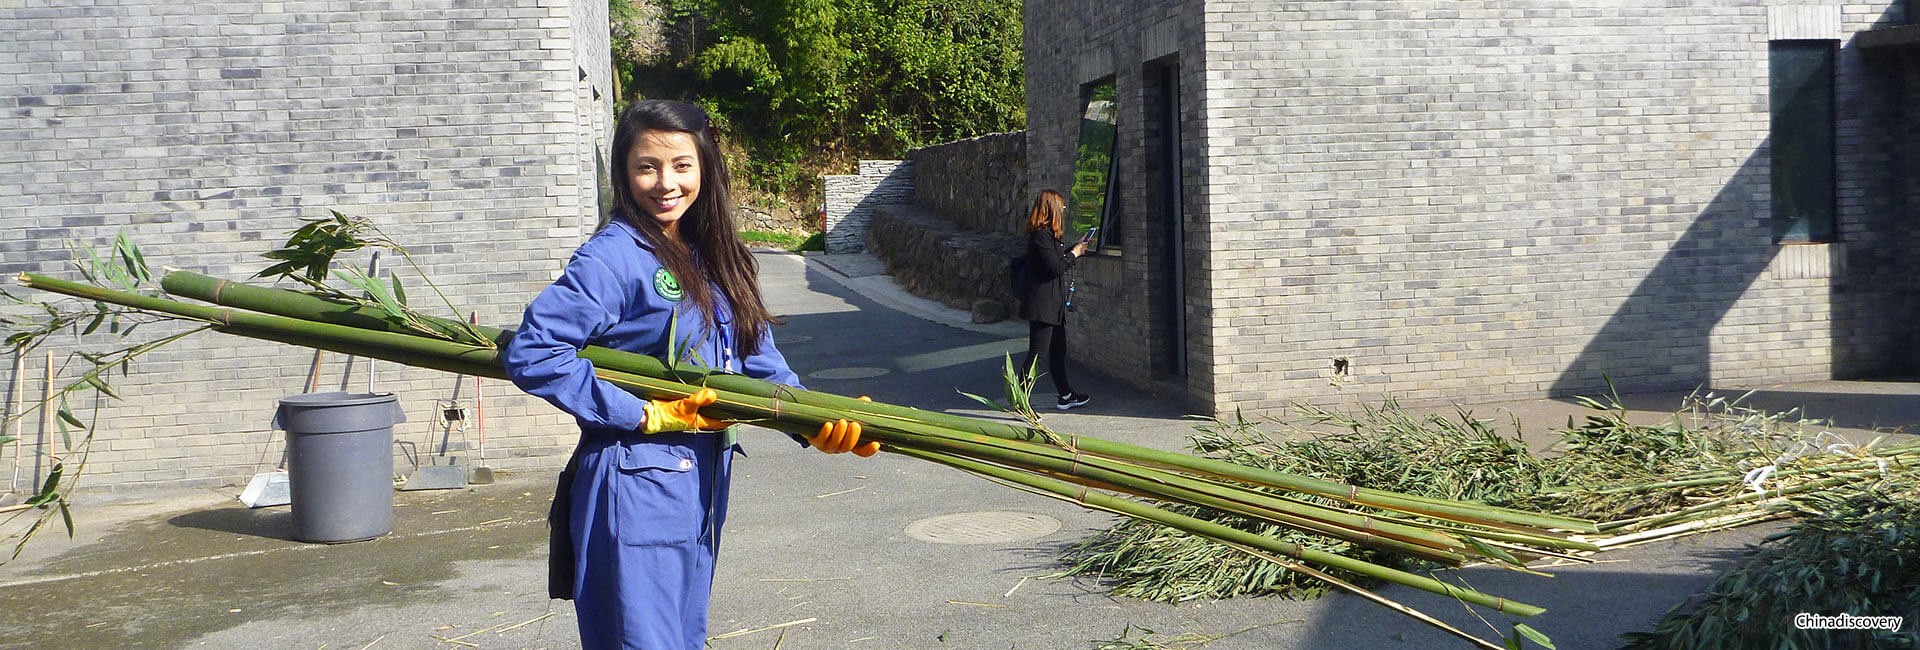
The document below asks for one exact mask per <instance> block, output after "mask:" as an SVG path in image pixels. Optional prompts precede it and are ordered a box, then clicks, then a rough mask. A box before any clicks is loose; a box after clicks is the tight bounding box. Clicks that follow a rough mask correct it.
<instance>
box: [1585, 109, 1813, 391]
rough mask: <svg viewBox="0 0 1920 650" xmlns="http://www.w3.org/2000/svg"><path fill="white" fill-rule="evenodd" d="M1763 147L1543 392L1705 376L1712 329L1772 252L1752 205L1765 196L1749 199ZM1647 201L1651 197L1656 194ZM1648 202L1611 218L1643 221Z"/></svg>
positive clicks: (1660, 385) (1759, 180) (1686, 381)
mask: <svg viewBox="0 0 1920 650" xmlns="http://www.w3.org/2000/svg"><path fill="white" fill-rule="evenodd" d="M1765 151H1766V146H1765V145H1764V144H1763V145H1762V146H1761V147H1760V148H1759V149H1758V150H1756V151H1755V152H1754V153H1753V155H1751V156H1749V157H1748V158H1747V161H1746V163H1745V164H1743V165H1741V166H1740V169H1739V170H1738V171H1737V172H1735V173H1734V175H1733V179H1732V180H1731V181H1730V182H1728V183H1727V185H1726V186H1725V187H1723V188H1721V190H1720V193H1719V194H1718V195H1716V196H1715V197H1714V198H1713V200H1712V201H1711V202H1709V203H1708V204H1707V206H1706V207H1705V208H1704V209H1702V210H1701V211H1700V215H1699V216H1698V217H1697V218H1695V219H1694V220H1693V224H1692V225H1691V226H1689V227H1688V228H1687V232H1686V233H1685V234H1683V235H1681V237H1680V238H1679V239H1678V240H1676V241H1674V242H1673V245H1672V247H1670V248H1668V249H1667V253H1666V256H1665V257H1663V258H1661V260H1660V262H1659V264H1657V265H1655V266H1654V267H1653V270H1652V272H1650V273H1648V274H1647V276H1646V277H1645V278H1643V279H1642V280H1641V281H1640V285H1639V286H1637V287H1634V289H1633V292H1632V293H1631V294H1629V295H1628V296H1627V299H1626V300H1625V301H1623V302H1621V303H1620V305H1619V307H1618V308H1617V309H1616V310H1615V311H1614V313H1613V316H1612V317H1611V318H1609V319H1608V320H1607V323H1606V325H1604V326H1602V327H1601V328H1600V331H1599V332H1598V333H1597V334H1595V335H1594V337H1593V338H1592V339H1591V340H1589V341H1588V342H1587V346H1586V348H1585V349H1583V350H1581V351H1580V355H1579V356H1578V357H1577V358H1575V359H1574V360H1573V363H1572V364H1570V365H1568V366H1567V368H1566V369H1565V370H1563V371H1562V372H1561V373H1560V377H1559V379H1557V380H1555V381H1554V383H1553V386H1552V388H1551V389H1549V393H1550V394H1551V395H1555V396H1565V395H1573V394H1587V393H1593V392H1596V391H1600V390H1605V388H1606V383H1607V381H1608V380H1609V379H1611V380H1612V382H1613V383H1614V385H1615V386H1618V387H1620V389H1621V390H1623V391H1627V390H1631V391H1634V392H1638V391H1651V390H1670V389H1681V390H1684V389H1688V388H1692V387H1695V386H1702V385H1706V384H1707V383H1708V378H1709V377H1710V376H1711V374H1712V373H1711V372H1710V371H1711V360H1712V351H1713V341H1712V334H1713V328H1714V326H1715V325H1716V324H1718V323H1719V322H1720V320H1721V319H1722V318H1724V317H1725V316H1726V315H1727V312H1728V311H1730V310H1731V309H1732V308H1733V305H1734V303H1736V302H1738V301H1739V300H1740V297H1741V295H1742V294H1744V293H1746V291H1747V289H1748V287H1750V286H1752V285H1753V283H1754V281H1755V280H1756V279H1758V278H1759V277H1760V275H1761V274H1762V273H1765V272H1766V271H1767V266H1768V265H1769V264H1771V263H1772V262H1773V257H1774V255H1775V254H1776V253H1777V252H1778V250H1779V247H1778V246H1776V245H1774V243H1773V241H1772V235H1771V230H1770V226H1769V222H1768V221H1767V218H1768V216H1767V215H1766V214H1765V213H1764V212H1756V209H1757V208H1759V207H1764V206H1765V205H1766V203H1764V202H1760V201H1755V200H1754V199H1753V198H1752V197H1753V196H1754V195H1755V193H1757V192H1764V191H1766V188H1767V187H1768V184H1767V183H1768V181H1767V177H1766V175H1765V174H1764V173H1763V172H1764V170H1765V166H1764V163H1765V160H1766V159H1765V157H1764V152H1765ZM1646 198H1647V202H1648V203H1649V204H1653V203H1654V202H1655V201H1656V200H1659V199H1660V198H1663V197H1651V196H1650V197H1646ZM1668 200H1671V199H1668ZM1636 207H1637V206H1636ZM1654 207H1657V205H1649V206H1646V211H1642V212H1640V213H1638V214H1634V213H1631V212H1632V210H1633V208H1631V207H1630V208H1628V210H1627V212H1628V213H1625V214H1619V215H1616V218H1619V219H1622V220H1624V221H1626V222H1628V223H1631V222H1632V221H1635V220H1639V219H1644V218H1645V215H1646V214H1648V212H1649V211H1650V210H1651V209H1652V208H1654ZM1600 254H1601V255H1603V256H1604V255H1605V253H1600ZM1609 280H1610V278H1605V277H1601V278H1591V277H1588V278H1581V279H1579V280H1578V281H1579V282H1581V283H1587V282H1607V281H1609ZM1562 308H1567V307H1562ZM1577 315H1578V314H1567V315H1563V316H1562V317H1570V316H1577Z"/></svg>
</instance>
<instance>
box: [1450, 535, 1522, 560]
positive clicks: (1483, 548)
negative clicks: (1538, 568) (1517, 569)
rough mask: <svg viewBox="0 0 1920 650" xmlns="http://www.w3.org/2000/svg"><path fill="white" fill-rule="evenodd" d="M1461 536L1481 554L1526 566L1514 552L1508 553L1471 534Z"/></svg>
mask: <svg viewBox="0 0 1920 650" xmlns="http://www.w3.org/2000/svg"><path fill="white" fill-rule="evenodd" d="M1459 537H1460V539H1461V540H1462V541H1465V542H1466V543H1467V545H1468V546H1471V547H1473V550H1474V551H1475V552H1477V553H1479V554H1481V555H1484V556H1486V557H1490V558H1495V559H1498V560H1500V561H1501V562H1505V563H1507V564H1511V565H1514V566H1524V565H1525V564H1526V563H1525V562H1521V561H1520V558H1517V557H1514V556H1513V554H1512V553H1508V552H1507V551H1506V550H1505V549H1502V548H1499V547H1496V546H1492V545H1490V544H1487V543H1486V542H1483V541H1480V539H1479V538H1477V537H1473V536H1470V535H1461V536H1459Z"/></svg>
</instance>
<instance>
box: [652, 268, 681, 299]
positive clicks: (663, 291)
mask: <svg viewBox="0 0 1920 650" xmlns="http://www.w3.org/2000/svg"><path fill="white" fill-rule="evenodd" d="M653 292H654V293H657V294H660V297H661V298H665V299H667V301H668V302H680V299H681V298H684V297H686V293H684V292H682V291H681V290H680V281H679V280H677V279H674V277H673V274H672V273H668V272H667V267H664V266H663V267H660V269H659V270H657V271H654V272H653Z"/></svg>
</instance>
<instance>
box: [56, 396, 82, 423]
mask: <svg viewBox="0 0 1920 650" xmlns="http://www.w3.org/2000/svg"><path fill="white" fill-rule="evenodd" d="M58 413H59V415H60V422H61V423H62V424H71V425H73V426H75V427H79V428H82V429H85V428H87V425H86V424H84V423H82V422H81V421H80V418H79V417H77V416H75V415H74V414H73V411H72V410H71V409H68V408H67V404H66V402H64V401H63V402H61V403H60V408H59V410H58Z"/></svg>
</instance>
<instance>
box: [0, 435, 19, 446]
mask: <svg viewBox="0 0 1920 650" xmlns="http://www.w3.org/2000/svg"><path fill="white" fill-rule="evenodd" d="M19 439H20V436H0V445H4V444H7V443H9V442H13V441H15V440H19Z"/></svg>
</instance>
